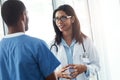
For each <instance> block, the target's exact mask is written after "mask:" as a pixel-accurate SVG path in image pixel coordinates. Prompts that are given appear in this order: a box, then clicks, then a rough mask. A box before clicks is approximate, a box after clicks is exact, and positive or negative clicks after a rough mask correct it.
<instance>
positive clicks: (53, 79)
mask: <svg viewBox="0 0 120 80" xmlns="http://www.w3.org/2000/svg"><path fill="white" fill-rule="evenodd" d="M46 80H57V79H56V76H55V74H54V72H53V73H52V74H50V75H49V76H48V77H47V78H46Z"/></svg>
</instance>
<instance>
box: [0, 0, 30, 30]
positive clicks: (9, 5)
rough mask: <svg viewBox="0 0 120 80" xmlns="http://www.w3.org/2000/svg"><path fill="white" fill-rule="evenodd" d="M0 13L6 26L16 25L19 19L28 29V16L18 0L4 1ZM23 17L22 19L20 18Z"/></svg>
mask: <svg viewBox="0 0 120 80" xmlns="http://www.w3.org/2000/svg"><path fill="white" fill-rule="evenodd" d="M1 15H2V18H3V20H4V22H5V23H6V24H7V26H8V27H9V26H17V25H18V23H19V21H20V20H21V22H22V24H23V25H24V27H25V30H27V29H28V18H27V14H26V7H25V5H24V4H23V3H22V2H21V1H19V0H8V1H5V2H4V3H3V5H2V7H1ZM21 17H23V19H21Z"/></svg>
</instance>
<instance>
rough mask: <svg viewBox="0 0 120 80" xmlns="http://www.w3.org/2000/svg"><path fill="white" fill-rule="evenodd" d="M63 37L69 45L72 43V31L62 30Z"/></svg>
mask: <svg viewBox="0 0 120 80" xmlns="http://www.w3.org/2000/svg"><path fill="white" fill-rule="evenodd" d="M63 39H64V40H65V42H66V43H67V44H68V45H69V46H70V45H71V43H72V32H64V33H63Z"/></svg>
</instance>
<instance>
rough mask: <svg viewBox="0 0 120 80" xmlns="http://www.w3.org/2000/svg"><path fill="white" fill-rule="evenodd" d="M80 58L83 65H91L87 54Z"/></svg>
mask: <svg viewBox="0 0 120 80" xmlns="http://www.w3.org/2000/svg"><path fill="white" fill-rule="evenodd" d="M79 58H80V61H81V62H82V63H83V64H89V63H90V60H89V56H88V55H87V53H86V52H84V53H83V54H81V55H80V57H79Z"/></svg>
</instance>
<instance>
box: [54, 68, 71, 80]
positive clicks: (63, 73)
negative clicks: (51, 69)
mask: <svg viewBox="0 0 120 80" xmlns="http://www.w3.org/2000/svg"><path fill="white" fill-rule="evenodd" d="M68 68H69V66H65V67H63V68H62V69H61V70H59V71H57V72H55V74H56V75H57V77H58V78H66V79H71V78H72V77H71V76H70V73H69V72H68V71H67V70H68Z"/></svg>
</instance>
